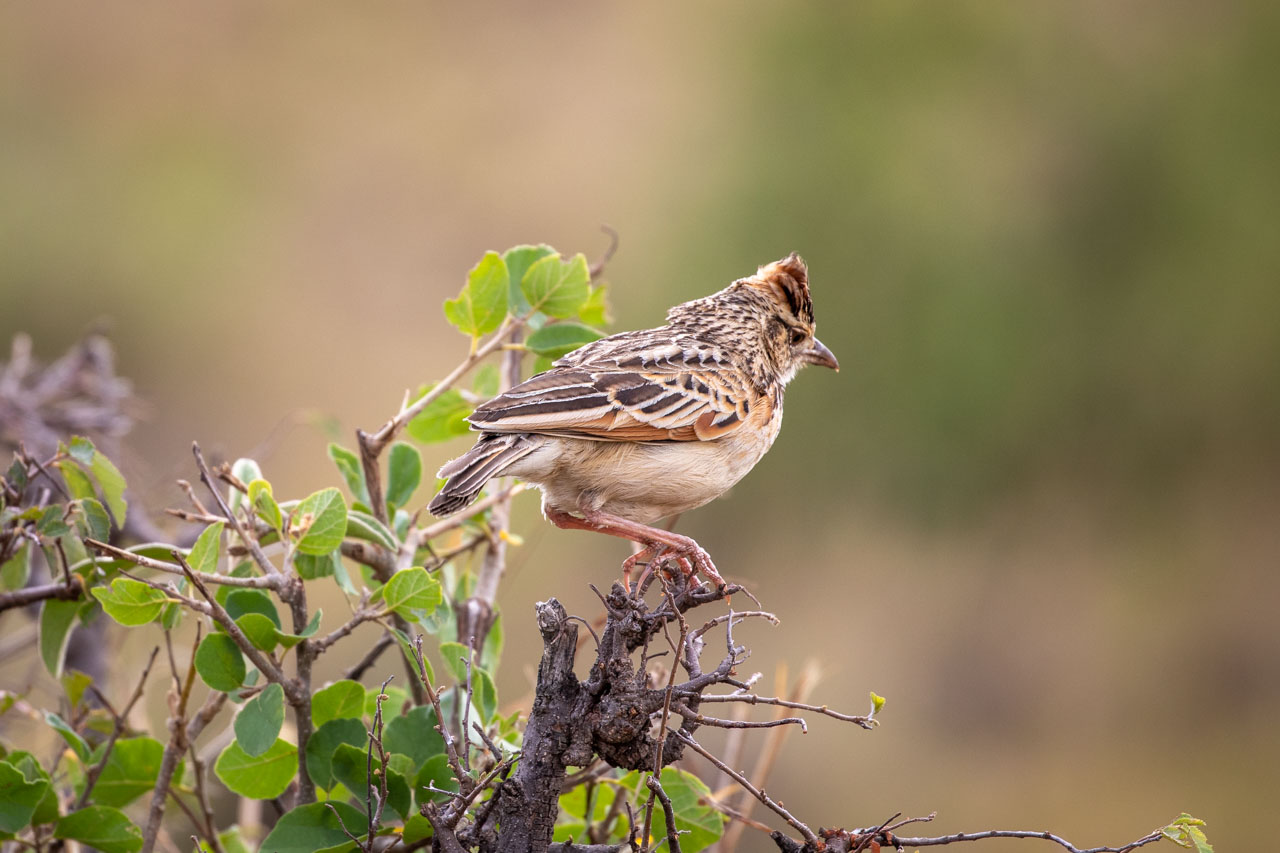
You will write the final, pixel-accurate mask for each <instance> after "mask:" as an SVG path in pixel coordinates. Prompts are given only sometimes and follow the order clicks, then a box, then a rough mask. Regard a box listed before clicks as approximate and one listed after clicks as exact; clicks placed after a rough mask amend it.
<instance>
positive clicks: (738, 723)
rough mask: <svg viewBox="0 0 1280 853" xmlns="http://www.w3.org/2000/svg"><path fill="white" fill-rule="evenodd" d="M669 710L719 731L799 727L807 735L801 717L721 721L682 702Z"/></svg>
mask: <svg viewBox="0 0 1280 853" xmlns="http://www.w3.org/2000/svg"><path fill="white" fill-rule="evenodd" d="M671 710H673V711H675V712H676V713H677V714H679V715H680V716H682V717H684V718H685V719H686V720H692V721H693V722H695V723H698V724H699V725H703V726H714V727H715V728H719V729H771V728H774V727H775V726H799V727H800V731H801V732H802V733H804V734H808V733H809V727H808V725H807V724H806V723H805V721H804V719H802V718H801V717H778V718H776V719H773V720H722V719H720V718H718V717H705V716H703V715H702V714H699V713H698V712H697V711H694V710H691V709H690V708H689V706H688V705H685V704H684V703H683V702H678V703H677V702H673V703H672V705H671Z"/></svg>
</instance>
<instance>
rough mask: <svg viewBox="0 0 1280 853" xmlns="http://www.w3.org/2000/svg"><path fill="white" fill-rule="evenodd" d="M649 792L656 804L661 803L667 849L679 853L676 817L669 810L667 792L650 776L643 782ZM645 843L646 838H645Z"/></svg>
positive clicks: (672, 810)
mask: <svg viewBox="0 0 1280 853" xmlns="http://www.w3.org/2000/svg"><path fill="white" fill-rule="evenodd" d="M645 784H646V785H648V787H649V791H650V792H651V793H652V794H653V796H655V797H657V798H658V802H660V803H662V815H663V817H665V818H666V824H667V847H668V848H669V849H670V850H671V853H681V851H680V835H679V833H678V832H677V831H676V815H675V810H674V809H672V808H671V798H670V797H668V796H667V792H666V791H664V790H662V784H661V783H660V782H658V779H657V777H655V776H650V777H649V778H648V779H646V780H645ZM645 840H646V841H647V840H648V838H647V837H646V839H645Z"/></svg>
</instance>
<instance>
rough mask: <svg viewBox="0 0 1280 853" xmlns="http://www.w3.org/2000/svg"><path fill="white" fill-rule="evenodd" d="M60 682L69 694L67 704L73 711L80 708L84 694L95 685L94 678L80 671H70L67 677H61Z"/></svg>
mask: <svg viewBox="0 0 1280 853" xmlns="http://www.w3.org/2000/svg"><path fill="white" fill-rule="evenodd" d="M58 680H59V681H61V682H62V689H63V691H64V692H66V694H67V704H68V705H69V706H70V707H71V709H72V710H75V709H76V708H79V707H80V700H82V699H84V692H85V691H86V690H88V689H89V685H91V684H93V676H91V675H88V674H86V673H83V672H81V671H80V670H78V669H73V670H69V671H68V672H67V673H66V675H62V676H59V678H58Z"/></svg>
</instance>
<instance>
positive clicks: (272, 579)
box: [84, 539, 285, 590]
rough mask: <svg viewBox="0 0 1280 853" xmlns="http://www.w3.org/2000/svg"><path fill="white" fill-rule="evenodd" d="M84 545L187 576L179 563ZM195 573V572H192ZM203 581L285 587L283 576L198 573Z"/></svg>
mask: <svg viewBox="0 0 1280 853" xmlns="http://www.w3.org/2000/svg"><path fill="white" fill-rule="evenodd" d="M84 543H85V544H86V545H89V546H91V547H92V548H94V550H97V551H101V552H102V553H103V554H108V555H110V556H112V557H115V558H117V559H120V560H128V561H129V562H130V563H133V564H134V565H138V566H142V567H143V568H147V569H155V570H156V571H160V572H164V573H165V574H170V575H179V576H185V575H186V572H185V571H183V569H182V566H180V565H178V564H177V563H166V562H165V561H164V560H156V559H154V558H152V557H147V556H144V555H142V554H135V553H134V552H132V551H126V550H124V549H123V548H117V547H116V546H115V545H112V544H110V543H108V542H99V541H98V540H97V539H85V540H84ZM192 571H194V570H192ZM196 574H198V575H199V576H200V578H201V580H203V581H205V582H207V583H214V584H222V585H223V586H235V587H245V588H249V589H271V590H279V589H280V588H281V586H282V585H283V582H284V580H285V578H284V577H283V576H282V575H267V576H265V577H264V576H259V577H250V578H237V577H232V576H231V575H214V574H209V573H208V572H196Z"/></svg>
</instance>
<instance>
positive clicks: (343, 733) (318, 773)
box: [307, 718, 369, 788]
mask: <svg viewBox="0 0 1280 853" xmlns="http://www.w3.org/2000/svg"><path fill="white" fill-rule="evenodd" d="M368 739H369V733H368V732H367V731H365V728H364V723H362V722H361V721H360V720H353V719H350V718H343V719H339V720H329V721H328V722H327V723H325V724H324V725H322V726H320V727H318V728H317V729H316V730H315V731H314V732H313V733H312V735H311V737H310V738H309V739H308V740H307V775H308V776H310V777H311V781H313V782H315V783H316V784H317V785H319V786H320V787H321V788H332V787H333V783H334V778H333V753H334V751H335V750H337V748H338V747H339V746H340V745H341V744H344V743H347V744H351V745H352V746H357V747H361V746H364V745H365V744H366V743H367V742H368Z"/></svg>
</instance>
